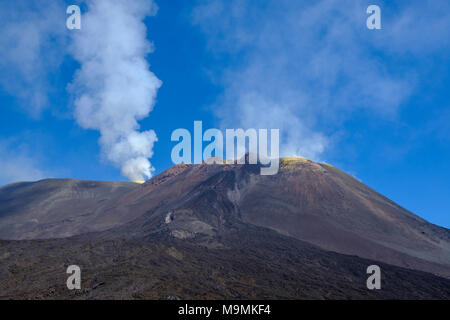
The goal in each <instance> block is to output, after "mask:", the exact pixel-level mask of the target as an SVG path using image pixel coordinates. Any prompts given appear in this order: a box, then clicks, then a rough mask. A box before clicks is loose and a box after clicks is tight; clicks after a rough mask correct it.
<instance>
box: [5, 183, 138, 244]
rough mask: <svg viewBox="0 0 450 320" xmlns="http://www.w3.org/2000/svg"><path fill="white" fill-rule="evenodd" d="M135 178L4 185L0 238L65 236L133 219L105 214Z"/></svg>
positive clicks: (18, 238)
mask: <svg viewBox="0 0 450 320" xmlns="http://www.w3.org/2000/svg"><path fill="white" fill-rule="evenodd" d="M136 186H138V184H136V183H131V182H107V181H101V182H100V181H83V180H73V179H45V180H41V181H37V182H18V183H12V184H9V185H6V186H4V187H1V188H0V239H10V240H21V239H41V238H63V237H69V236H72V235H76V234H80V233H85V232H92V231H100V230H106V229H109V228H112V227H114V226H117V225H120V224H123V223H124V222H127V221H129V220H128V217H126V216H121V217H114V216H112V215H106V214H104V208H105V206H107V205H113V204H114V201H115V200H116V199H117V198H118V197H120V196H121V195H123V194H124V193H127V192H128V191H130V190H132V189H134V188H135V187H136Z"/></svg>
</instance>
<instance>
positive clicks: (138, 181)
mask: <svg viewBox="0 0 450 320" xmlns="http://www.w3.org/2000/svg"><path fill="white" fill-rule="evenodd" d="M133 182H134V183H140V184H143V183H145V181H144V180H134V181H133Z"/></svg>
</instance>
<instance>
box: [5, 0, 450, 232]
mask: <svg viewBox="0 0 450 320" xmlns="http://www.w3.org/2000/svg"><path fill="white" fill-rule="evenodd" d="M119 2H120V1H119ZM52 3H53V4H52V5H51V6H50V5H49V4H50V1H18V2H17V3H16V2H14V3H13V2H11V1H10V2H9V3H8V4H5V5H4V4H3V3H2V4H1V6H0V10H1V11H2V12H1V13H0V21H1V22H0V45H1V47H2V48H1V49H0V59H1V62H0V78H1V80H0V105H1V109H0V164H1V167H2V169H1V172H0V184H6V183H9V182H12V181H16V180H34V179H39V178H43V177H70V178H77V179H93V180H125V179H126V178H124V177H123V176H122V175H121V171H120V168H118V166H117V165H114V164H113V163H112V161H109V160H108V159H105V157H104V156H102V152H101V148H100V146H99V141H98V140H99V137H100V133H99V131H98V130H89V129H86V128H84V127H82V126H80V124H79V121H77V119H76V118H75V116H74V110H75V106H74V99H76V95H74V93H73V92H71V91H70V89H69V88H68V85H69V84H70V83H73V82H74V76H75V73H76V71H77V70H79V69H80V68H81V65H82V62H80V60H79V59H77V57H74V55H73V54H71V51H70V46H71V45H72V42H73V39H72V36H73V32H79V33H82V32H83V27H82V29H81V30H73V31H69V30H67V29H66V28H65V19H66V17H67V15H66V13H65V9H66V6H67V5H68V4H80V5H81V8H82V13H83V16H82V23H83V17H84V14H85V13H86V12H88V10H89V1H87V3H85V2H82V1H53V2H52ZM55 3H56V5H55ZM148 3H149V1H146V0H143V1H142V4H143V5H144V6H145V5H146V4H148ZM156 3H157V5H158V7H159V10H158V11H157V13H156V15H154V16H151V17H147V18H145V20H144V22H145V25H146V27H147V30H146V35H145V37H146V39H147V41H151V42H152V43H153V46H154V51H153V52H152V53H149V54H148V55H146V56H145V58H146V59H147V61H148V62H149V63H150V70H151V71H152V72H153V73H154V74H155V76H156V77H157V78H158V79H160V80H161V81H162V86H161V87H160V88H159V90H158V91H157V96H156V100H155V101H154V108H153V110H152V111H151V112H150V114H149V116H148V117H146V118H145V119H142V120H140V121H139V124H140V126H141V127H140V130H141V131H143V130H154V131H155V132H156V134H157V136H158V141H157V142H156V143H155V145H154V148H153V152H154V154H153V156H152V157H151V159H150V161H151V163H152V165H153V166H154V167H155V169H156V172H155V173H156V174H157V173H159V172H162V171H163V170H165V169H167V168H168V167H170V166H171V165H172V163H171V159H170V152H171V149H172V147H173V146H174V143H172V142H171V141H170V135H171V133H172V131H173V130H175V129H177V128H187V129H189V130H192V127H193V121H194V120H202V121H203V125H204V127H205V128H211V127H217V128H225V127H226V128H230V127H231V128H234V127H256V126H262V127H271V126H273V127H277V128H280V129H281V131H282V134H283V135H284V136H283V144H284V146H285V147H286V148H285V150H286V154H294V153H295V154H302V155H305V156H308V157H310V158H313V159H315V160H318V161H324V162H328V163H330V164H333V165H335V166H336V167H338V168H341V169H342V170H344V171H346V172H348V173H350V174H352V175H354V176H355V177H357V178H358V179H360V180H361V181H362V182H364V183H365V184H367V185H369V186H370V187H372V188H374V189H375V190H377V191H379V192H380V193H382V194H384V195H386V196H388V197H389V198H391V199H392V200H394V201H396V202H397V203H399V204H400V205H402V206H404V207H405V208H407V209H409V210H411V211H412V212H414V213H416V214H418V215H419V216H421V217H423V218H425V219H427V220H429V221H431V222H433V223H435V224H438V225H442V226H445V227H447V228H449V227H450V206H449V199H450V166H449V164H450V59H449V57H450V31H449V30H450V4H449V2H448V1H447V0H442V1H432V2H431V4H426V3H424V1H414V0H413V1H379V0H373V1H356V0H355V1H332V0H321V1H287V0H286V1H284V0H281V1H266V0H262V1H257V2H256V1H244V0H241V1H238V0H236V1H235V0H232V1H225V0H213V1H181V0H170V1H156ZM369 4H377V5H379V6H380V7H381V10H382V11H381V12H382V15H381V17H382V29H381V30H368V29H367V28H366V18H367V17H368V15H367V14H366V12H365V9H366V8H367V6H368V5H369ZM46 5H48V6H49V7H46ZM137 16H139V14H137ZM42 17H44V18H42ZM138 20H139V19H138ZM119 23H120V22H119ZM59 28H60V29H59ZM68 48H69V49H68ZM12 49H13V50H12ZM111 68H112V70H113V71H111V72H114V66H111ZM283 132H284V133H283Z"/></svg>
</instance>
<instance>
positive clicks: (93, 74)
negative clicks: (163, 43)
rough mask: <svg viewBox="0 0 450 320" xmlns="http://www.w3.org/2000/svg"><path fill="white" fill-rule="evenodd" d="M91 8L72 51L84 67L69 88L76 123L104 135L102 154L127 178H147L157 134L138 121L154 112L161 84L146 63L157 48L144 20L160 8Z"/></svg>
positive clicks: (119, 0) (91, 4)
mask: <svg viewBox="0 0 450 320" xmlns="http://www.w3.org/2000/svg"><path fill="white" fill-rule="evenodd" d="M87 5H88V12H85V13H83V16H82V26H81V28H82V29H81V30H76V31H74V32H73V33H74V34H75V35H74V39H73V46H72V48H71V52H72V55H73V56H74V58H75V59H76V60H77V61H79V62H80V64H81V69H80V70H78V72H77V73H76V75H75V78H74V80H73V82H72V84H71V86H70V90H71V91H72V92H73V93H74V94H75V101H74V106H75V118H76V120H77V122H78V123H79V124H80V126H82V127H83V128H85V129H94V130H99V131H100V134H101V137H100V140H99V143H100V146H101V148H102V152H103V155H104V156H105V157H106V159H108V160H109V161H111V162H112V163H114V164H115V165H117V166H119V167H121V169H122V174H123V175H124V176H126V177H128V178H129V179H130V180H145V179H148V178H150V177H151V176H152V172H153V170H154V169H153V167H152V165H151V163H150V161H149V160H148V159H149V158H151V157H152V155H153V144H154V143H155V142H156V141H157V137H156V134H155V132H154V131H153V130H149V131H144V132H139V127H140V126H139V124H138V120H141V119H143V118H146V117H147V116H148V115H149V113H150V112H151V111H152V109H153V106H154V104H155V99H156V94H157V91H158V89H159V87H160V86H161V81H160V80H159V79H158V78H157V77H156V76H155V75H154V74H153V73H152V72H151V71H150V70H149V64H148V63H147V61H146V59H145V57H146V55H147V54H148V53H150V52H151V51H152V45H151V43H150V42H149V41H147V39H146V26H145V24H144V23H143V22H142V20H143V19H144V18H145V17H147V16H150V15H154V14H155V13H156V10H157V7H156V5H155V4H154V3H153V1H151V0H134V1H127V0H95V1H94V0H89V1H87Z"/></svg>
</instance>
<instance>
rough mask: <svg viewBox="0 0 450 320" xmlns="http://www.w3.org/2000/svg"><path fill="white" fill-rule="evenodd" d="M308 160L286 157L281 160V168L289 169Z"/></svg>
mask: <svg viewBox="0 0 450 320" xmlns="http://www.w3.org/2000/svg"><path fill="white" fill-rule="evenodd" d="M308 161H309V160H308V159H306V158H305V157H297V156H295V157H286V158H281V166H282V167H291V166H294V165H295V163H298V162H308Z"/></svg>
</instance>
